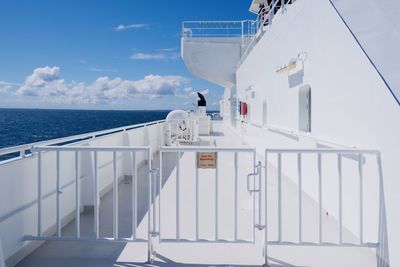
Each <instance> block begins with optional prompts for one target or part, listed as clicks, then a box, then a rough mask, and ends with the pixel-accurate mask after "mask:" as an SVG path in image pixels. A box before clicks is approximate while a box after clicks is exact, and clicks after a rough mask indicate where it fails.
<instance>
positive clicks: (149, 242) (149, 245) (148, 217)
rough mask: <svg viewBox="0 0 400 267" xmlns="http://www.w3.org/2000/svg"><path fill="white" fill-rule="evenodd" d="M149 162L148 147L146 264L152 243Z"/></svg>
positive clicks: (148, 152)
mask: <svg viewBox="0 0 400 267" xmlns="http://www.w3.org/2000/svg"><path fill="white" fill-rule="evenodd" d="M151 160H152V152H151V148H150V147H149V148H148V150H147V162H148V170H147V172H148V177H147V179H148V182H147V186H148V190H147V194H148V198H147V211H148V212H147V260H148V262H150V261H151V257H152V242H151V232H152V229H151V177H152V171H151V170H152V169H151V168H152V164H151Z"/></svg>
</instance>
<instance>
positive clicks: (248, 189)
mask: <svg viewBox="0 0 400 267" xmlns="http://www.w3.org/2000/svg"><path fill="white" fill-rule="evenodd" d="M254 168H255V169H256V171H255V172H253V173H249V174H248V175H247V191H249V192H250V193H254V192H260V191H261V177H260V176H261V168H263V166H262V164H261V161H259V162H258V163H257V165H256V166H254ZM255 176H259V188H257V189H256V188H254V189H251V188H250V177H255Z"/></svg>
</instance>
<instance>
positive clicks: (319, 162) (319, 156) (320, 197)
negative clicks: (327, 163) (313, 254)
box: [318, 153, 322, 244]
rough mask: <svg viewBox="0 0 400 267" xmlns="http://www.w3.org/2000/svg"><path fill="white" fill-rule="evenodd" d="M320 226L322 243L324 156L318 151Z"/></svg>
mask: <svg viewBox="0 0 400 267" xmlns="http://www.w3.org/2000/svg"><path fill="white" fill-rule="evenodd" d="M318 213H319V216H318V219H319V222H318V226H319V243H320V244H321V243H322V156H321V153H318Z"/></svg>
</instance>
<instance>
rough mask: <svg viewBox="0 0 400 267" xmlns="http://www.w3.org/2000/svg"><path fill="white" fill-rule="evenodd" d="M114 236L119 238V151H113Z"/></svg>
mask: <svg viewBox="0 0 400 267" xmlns="http://www.w3.org/2000/svg"><path fill="white" fill-rule="evenodd" d="M113 178H114V179H113V237H114V239H118V177H117V152H116V151H113Z"/></svg>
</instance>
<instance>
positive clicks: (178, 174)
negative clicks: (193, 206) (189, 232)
mask: <svg viewBox="0 0 400 267" xmlns="http://www.w3.org/2000/svg"><path fill="white" fill-rule="evenodd" d="M180 154H181V153H180V152H176V157H177V158H176V160H177V162H176V239H177V240H179V239H180V233H179V227H180V225H179V178H180V177H179V176H180V173H179V172H180V166H179V165H180Z"/></svg>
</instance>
